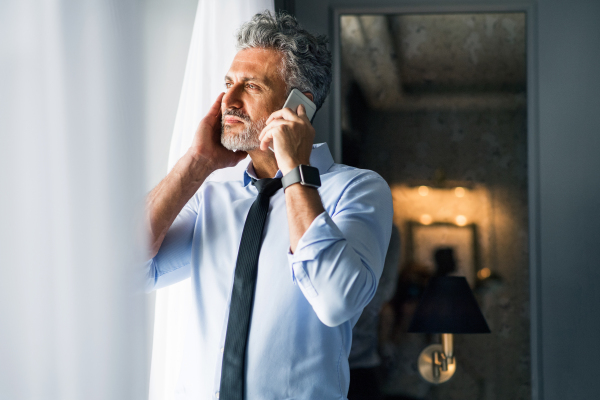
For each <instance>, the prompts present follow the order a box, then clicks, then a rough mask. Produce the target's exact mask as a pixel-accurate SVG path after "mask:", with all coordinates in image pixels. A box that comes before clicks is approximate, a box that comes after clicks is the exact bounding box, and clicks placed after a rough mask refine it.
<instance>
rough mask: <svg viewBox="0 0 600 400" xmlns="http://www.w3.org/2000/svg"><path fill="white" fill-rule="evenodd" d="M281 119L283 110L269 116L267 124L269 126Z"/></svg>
mask: <svg viewBox="0 0 600 400" xmlns="http://www.w3.org/2000/svg"><path fill="white" fill-rule="evenodd" d="M280 118H282V117H281V110H278V111H275V112H273V113H272V114H271V115H269V118H267V122H265V123H266V124H267V125H269V123H270V122H271V121H273V120H274V119H280Z"/></svg>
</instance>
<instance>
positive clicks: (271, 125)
mask: <svg viewBox="0 0 600 400" xmlns="http://www.w3.org/2000/svg"><path fill="white" fill-rule="evenodd" d="M288 124H290V121H286V120H285V119H276V120H273V121H271V122H270V123H269V124H267V126H265V127H264V128H263V130H262V131H261V132H260V135H258V139H259V140H260V139H262V136H263V135H264V134H265V132H266V131H268V130H269V129H271V128H275V127H277V126H281V125H288Z"/></svg>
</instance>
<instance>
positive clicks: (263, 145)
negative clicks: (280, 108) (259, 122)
mask: <svg viewBox="0 0 600 400" xmlns="http://www.w3.org/2000/svg"><path fill="white" fill-rule="evenodd" d="M272 140H273V132H272V131H270V132H267V133H266V134H265V136H263V138H262V140H261V141H260V149H261V150H262V151H267V150H268V149H269V144H270V143H271V141H272Z"/></svg>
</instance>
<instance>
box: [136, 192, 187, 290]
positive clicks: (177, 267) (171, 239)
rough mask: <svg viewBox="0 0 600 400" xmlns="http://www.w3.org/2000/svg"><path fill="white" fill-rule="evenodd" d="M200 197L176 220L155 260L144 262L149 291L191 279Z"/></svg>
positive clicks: (183, 210) (146, 286)
mask: <svg viewBox="0 0 600 400" xmlns="http://www.w3.org/2000/svg"><path fill="white" fill-rule="evenodd" d="M198 196H199V194H196V195H194V196H193V197H192V198H191V199H190V201H188V202H187V204H186V205H185V206H184V207H183V209H182V210H181V212H180V213H179V215H177V217H176V218H175V221H173V224H172V225H171V227H170V228H169V231H168V232H167V234H166V236H165V239H164V240H163V242H162V244H161V245H160V249H159V250H158V253H157V254H156V256H154V258H152V259H151V260H148V261H147V262H146V263H145V268H146V284H145V288H146V291H147V292H150V291H152V290H155V289H160V288H162V287H165V286H168V285H172V284H174V283H177V282H179V281H182V280H184V279H186V278H189V277H190V274H191V257H192V240H193V237H194V227H195V226H196V219H197V217H198V212H197V209H198V207H197V205H198V201H199V200H198Z"/></svg>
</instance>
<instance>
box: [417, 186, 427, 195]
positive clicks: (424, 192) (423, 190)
mask: <svg viewBox="0 0 600 400" xmlns="http://www.w3.org/2000/svg"><path fill="white" fill-rule="evenodd" d="M419 194H420V195H421V196H427V195H428V194H429V188H428V187H427V186H419Z"/></svg>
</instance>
